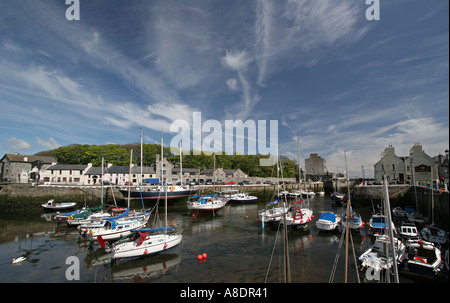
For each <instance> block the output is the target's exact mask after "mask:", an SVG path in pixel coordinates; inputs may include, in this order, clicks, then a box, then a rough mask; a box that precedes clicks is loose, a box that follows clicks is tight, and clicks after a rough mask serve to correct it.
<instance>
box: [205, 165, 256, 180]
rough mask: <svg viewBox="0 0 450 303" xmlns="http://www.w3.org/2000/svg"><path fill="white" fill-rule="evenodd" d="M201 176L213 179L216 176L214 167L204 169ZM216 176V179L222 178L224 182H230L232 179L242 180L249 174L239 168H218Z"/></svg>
mask: <svg viewBox="0 0 450 303" xmlns="http://www.w3.org/2000/svg"><path fill="white" fill-rule="evenodd" d="M200 176H201V177H203V178H206V179H207V180H208V179H211V180H212V179H213V177H214V169H211V168H208V169H204V170H202V171H201V172H200ZM215 177H216V180H221V181H223V182H230V181H242V180H244V179H245V178H247V177H248V176H247V174H246V173H244V172H243V171H242V170H240V169H239V168H238V169H224V168H217V169H216V171H215Z"/></svg>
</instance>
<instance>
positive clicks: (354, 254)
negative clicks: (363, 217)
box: [350, 230, 361, 283]
mask: <svg viewBox="0 0 450 303" xmlns="http://www.w3.org/2000/svg"><path fill="white" fill-rule="evenodd" d="M350 241H351V242H352V250H353V260H354V262H355V267H356V278H357V279H358V283H361V281H360V280H359V271H358V263H357V261H356V253H355V245H354V244H353V236H352V231H351V230H350Z"/></svg>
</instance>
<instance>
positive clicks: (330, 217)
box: [316, 212, 341, 231]
mask: <svg viewBox="0 0 450 303" xmlns="http://www.w3.org/2000/svg"><path fill="white" fill-rule="evenodd" d="M339 223H341V217H340V216H339V215H337V214H335V213H333V212H323V213H321V214H320V218H319V220H317V221H316V227H317V229H319V230H326V231H329V230H334V229H336V227H337V226H338V225H339Z"/></svg>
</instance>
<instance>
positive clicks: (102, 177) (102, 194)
mask: <svg viewBox="0 0 450 303" xmlns="http://www.w3.org/2000/svg"><path fill="white" fill-rule="evenodd" d="M101 182H102V183H101V189H102V198H101V200H100V201H101V202H102V206H103V157H102V178H101Z"/></svg>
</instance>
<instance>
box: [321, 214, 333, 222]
mask: <svg viewBox="0 0 450 303" xmlns="http://www.w3.org/2000/svg"><path fill="white" fill-rule="evenodd" d="M320 220H326V221H333V222H334V221H336V214H335V213H322V214H321V215H320Z"/></svg>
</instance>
